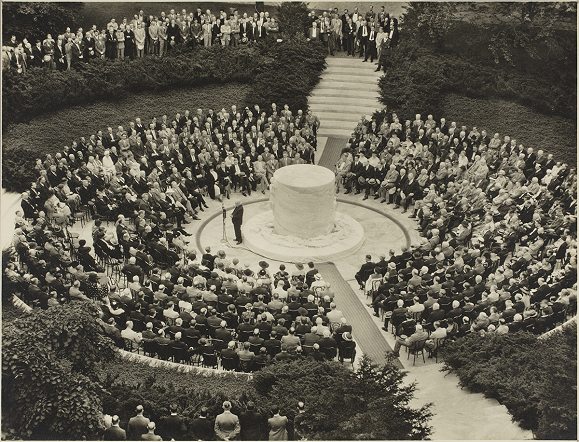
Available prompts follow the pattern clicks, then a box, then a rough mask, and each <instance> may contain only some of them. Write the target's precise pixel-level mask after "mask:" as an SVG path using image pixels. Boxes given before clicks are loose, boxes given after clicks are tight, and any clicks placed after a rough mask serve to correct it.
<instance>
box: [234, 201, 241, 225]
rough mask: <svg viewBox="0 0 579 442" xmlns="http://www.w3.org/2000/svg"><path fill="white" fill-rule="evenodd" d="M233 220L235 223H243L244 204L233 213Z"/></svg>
mask: <svg viewBox="0 0 579 442" xmlns="http://www.w3.org/2000/svg"><path fill="white" fill-rule="evenodd" d="M231 222H232V223H233V224H239V225H241V224H243V206H242V205H239V206H237V207H236V208H235V209H233V212H232V213H231Z"/></svg>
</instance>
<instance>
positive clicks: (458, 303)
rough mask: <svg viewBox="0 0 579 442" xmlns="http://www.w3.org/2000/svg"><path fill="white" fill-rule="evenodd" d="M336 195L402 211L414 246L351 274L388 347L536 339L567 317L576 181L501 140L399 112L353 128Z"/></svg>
mask: <svg viewBox="0 0 579 442" xmlns="http://www.w3.org/2000/svg"><path fill="white" fill-rule="evenodd" d="M336 188H337V189H338V190H340V189H344V191H345V193H347V194H349V193H353V194H360V195H363V199H364V200H366V199H368V198H373V199H375V200H378V201H379V202H380V203H382V204H384V205H389V206H391V207H393V208H394V209H400V210H401V212H402V213H405V212H407V211H410V217H411V218H414V219H415V220H416V222H417V225H418V229H419V231H420V232H421V234H422V236H423V237H424V242H423V243H422V244H419V245H416V246H412V247H411V248H404V249H403V250H402V252H401V253H395V252H394V251H390V252H389V256H386V254H385V255H384V256H381V257H380V258H379V260H373V259H372V257H371V256H367V257H366V262H365V263H364V264H363V265H362V266H361V268H360V270H359V271H358V273H357V274H356V278H357V281H358V282H359V284H360V287H361V288H364V289H365V290H366V291H367V292H368V293H369V294H371V295H372V303H371V306H372V307H373V308H374V313H375V315H376V316H383V317H384V328H385V330H387V329H388V328H389V325H392V329H393V330H394V333H395V335H396V336H397V344H396V348H395V349H394V353H395V354H396V355H397V354H398V351H399V348H400V347H401V346H415V345H416V344H415V343H416V342H424V341H427V339H429V338H428V334H429V333H430V339H431V342H428V341H427V346H428V345H429V344H430V345H433V342H434V338H446V337H457V336H458V337H460V336H464V335H465V334H466V333H471V332H473V333H482V334H485V333H498V334H504V333H509V332H511V333H512V332H517V331H520V330H527V331H531V332H534V333H542V332H544V331H546V330H549V329H551V328H553V327H554V326H555V324H558V323H561V322H563V321H565V319H566V317H568V316H570V315H574V314H575V313H576V305H577V241H576V240H577V238H576V229H577V216H576V198H577V175H576V170H575V169H574V168H573V167H570V166H569V165H568V164H566V163H564V162H561V161H556V160H555V159H554V158H553V155H552V154H547V153H545V152H544V151H542V150H538V151H535V150H534V149H533V148H531V147H525V146H523V145H522V144H520V143H517V140H516V139H511V138H510V137H509V136H504V137H502V138H501V137H500V135H499V134H498V133H497V134H494V135H493V136H490V135H489V134H488V133H487V132H486V131H485V130H481V131H479V130H478V129H477V128H476V127H473V128H471V129H470V130H469V129H468V128H467V127H466V126H462V127H459V126H457V125H456V123H454V122H452V123H449V122H447V121H446V120H445V119H444V118H441V119H440V120H439V121H435V120H434V119H433V117H432V115H428V116H427V117H426V118H425V119H423V116H422V115H419V114H417V115H416V117H415V119H414V121H411V120H407V121H404V122H403V123H402V122H401V121H400V120H399V118H398V116H397V115H396V114H387V115H386V116H385V118H384V119H383V120H381V121H379V120H376V119H372V120H370V121H361V122H360V123H359V124H358V126H357V128H356V130H355V132H354V133H353V136H352V137H351V138H350V140H349V146H348V148H347V149H345V150H344V152H343V153H342V156H341V158H340V160H339V162H338V163H337V164H336Z"/></svg>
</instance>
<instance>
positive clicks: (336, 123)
mask: <svg viewBox="0 0 579 442" xmlns="http://www.w3.org/2000/svg"><path fill="white" fill-rule="evenodd" d="M357 124H358V120H354V121H351V122H348V121H343V120H336V119H332V120H328V119H326V120H322V119H321V118H320V127H323V128H324V129H344V130H348V131H350V132H352V131H353V130H354V128H355V127H356V125H357Z"/></svg>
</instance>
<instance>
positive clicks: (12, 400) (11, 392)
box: [2, 302, 114, 439]
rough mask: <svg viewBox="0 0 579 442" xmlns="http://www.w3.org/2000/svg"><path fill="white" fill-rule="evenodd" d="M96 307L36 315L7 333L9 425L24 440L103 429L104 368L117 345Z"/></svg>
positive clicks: (14, 323)
mask: <svg viewBox="0 0 579 442" xmlns="http://www.w3.org/2000/svg"><path fill="white" fill-rule="evenodd" d="M97 316H98V309H97V307H96V306H95V305H94V304H93V303H89V302H86V303H75V304H71V305H68V306H57V307H51V308H49V309H48V310H34V311H33V312H32V313H31V314H30V315H26V316H23V317H21V318H18V319H15V320H14V321H11V323H10V325H9V326H5V327H3V329H2V337H3V342H2V407H3V413H2V418H3V424H5V425H6V426H7V427H8V428H13V429H14V430H16V434H17V435H18V437H24V438H31V439H46V438H49V439H62V438H68V439H70V438H74V439H80V438H81V437H83V436H86V437H91V436H92V437H94V436H95V435H96V434H97V433H98V431H99V428H100V418H101V402H100V399H99V397H100V396H101V395H102V387H101V386H100V385H99V384H98V383H97V382H95V380H94V378H95V371H96V367H97V365H98V364H100V363H101V362H102V361H106V360H108V359H110V358H112V356H113V354H114V353H113V352H114V350H113V348H114V347H113V344H112V341H110V339H108V338H105V337H104V336H103V335H102V334H101V331H100V328H99V326H98V324H97V322H96V321H95V319H96V318H97Z"/></svg>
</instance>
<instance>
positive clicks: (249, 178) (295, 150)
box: [5, 104, 355, 371]
mask: <svg viewBox="0 0 579 442" xmlns="http://www.w3.org/2000/svg"><path fill="white" fill-rule="evenodd" d="M318 124H319V122H318V120H317V119H316V118H315V117H314V116H313V115H312V114H311V113H308V114H303V113H302V112H301V111H298V112H297V113H296V115H293V114H292V112H291V111H290V110H289V109H288V108H287V106H285V108H284V109H283V110H279V111H278V109H277V107H276V105H275V104H274V105H272V107H271V110H270V111H269V113H266V112H262V111H261V110H260V109H259V107H258V106H256V107H255V108H254V109H253V111H252V110H250V109H249V108H246V109H245V110H243V111H242V113H239V112H237V109H236V107H235V106H232V108H231V111H230V112H228V111H226V110H221V111H219V112H217V113H214V112H213V110H209V111H208V112H203V111H202V110H201V109H199V110H197V112H196V113H195V115H193V114H191V113H190V112H189V111H185V112H184V113H183V114H182V115H181V114H177V115H175V118H174V119H172V120H168V119H167V117H166V116H163V117H161V118H160V119H159V120H157V119H156V118H153V120H152V121H151V122H150V124H148V125H147V128H146V129H145V126H144V125H143V123H142V122H141V120H140V119H139V118H136V119H135V121H131V122H130V123H129V126H128V127H127V130H125V129H124V128H122V127H119V128H118V130H117V131H116V132H115V131H113V129H112V128H108V130H107V133H106V134H103V133H102V132H101V131H99V132H98V133H97V134H95V135H91V136H90V137H89V139H88V140H86V139H84V138H82V139H80V140H79V141H78V142H77V141H74V142H73V143H72V144H71V145H70V146H66V147H65V148H64V151H63V152H59V153H57V154H55V155H54V156H52V155H47V156H46V158H44V160H42V159H38V160H37V164H36V167H35V171H36V172H37V175H38V179H37V180H36V181H34V182H33V183H32V184H31V186H30V189H29V190H28V191H27V192H24V193H23V195H22V201H21V205H22V210H19V211H18V212H17V214H16V229H15V233H14V241H13V245H14V249H15V251H16V256H17V258H18V259H17V260H13V261H12V262H10V263H9V265H8V266H7V268H6V271H5V276H6V278H7V281H8V283H9V284H13V287H14V288H13V290H16V291H17V292H18V293H20V294H21V296H22V298H23V300H24V301H25V302H27V303H30V304H33V305H38V306H40V307H42V308H48V307H49V306H51V305H56V304H59V303H62V302H71V301H73V302H74V301H75V300H92V301H94V302H98V303H99V304H100V305H101V306H102V310H103V315H102V318H101V321H102V323H101V325H102V327H103V330H104V331H105V332H106V333H107V334H108V335H109V336H111V337H112V338H113V339H114V340H115V342H116V343H117V344H118V345H119V346H121V347H125V348H127V349H129V350H133V351H139V352H140V351H143V352H144V353H146V354H147V355H151V356H155V355H156V356H159V357H160V358H163V359H171V360H173V361H179V362H187V363H191V362H198V363H202V364H203V365H206V366H211V367H216V366H218V365H220V366H222V367H224V368H228V369H234V370H245V371H251V370H253V369H254V367H258V368H259V367H260V366H263V365H264V364H265V363H269V362H270V361H271V360H272V359H275V360H280V359H284V358H285V359H291V358H295V357H302V356H311V357H313V358H315V359H325V358H331V359H333V358H335V357H336V356H339V358H340V359H343V358H344V357H346V358H349V359H350V360H353V355H355V342H354V341H353V339H352V335H351V332H352V328H351V325H349V324H348V323H347V321H346V319H345V318H343V317H342V314H341V312H340V311H339V310H338V309H337V308H336V305H335V304H334V303H333V293H332V292H331V290H329V287H328V285H327V284H326V283H325V282H324V281H323V279H322V278H321V275H320V274H319V273H318V272H317V270H316V269H315V267H314V265H313V263H309V264H308V267H307V269H304V266H303V265H301V264H299V265H297V267H296V269H295V270H293V271H292V273H291V274H290V273H288V272H287V271H286V269H285V266H283V265H282V266H280V268H279V269H278V270H277V271H276V272H270V271H269V270H268V267H269V264H268V263H266V262H260V267H259V269H257V268H256V269H254V270H252V269H250V268H249V266H241V265H240V264H239V261H238V260H237V259H235V258H233V259H231V258H229V257H227V256H226V255H225V253H224V252H223V251H219V252H218V253H217V254H216V255H213V254H212V253H211V251H210V249H207V250H205V251H196V250H195V249H194V248H193V247H192V246H191V245H190V244H189V241H188V239H187V238H188V236H190V235H191V233H189V232H187V231H186V230H185V229H184V228H183V226H184V225H185V224H187V223H189V222H192V221H193V220H194V219H199V218H198V217H197V214H198V211H203V210H204V209H205V208H207V207H208V206H207V204H206V203H207V201H206V198H213V199H217V200H223V199H224V198H230V197H231V193H232V192H236V191H237V192H240V193H241V195H248V194H250V193H251V192H252V191H256V190H261V191H262V192H265V190H266V189H267V187H268V182H269V180H270V179H271V176H272V174H273V173H274V172H275V170H277V168H279V167H284V166H287V165H290V164H296V163H304V162H306V161H307V162H312V154H313V149H314V147H313V146H312V144H313V145H314V146H315V130H316V127H317V125H318ZM90 217H92V218H93V219H94V220H95V221H94V225H93V227H92V247H91V246H90V243H91V242H90V240H89V242H88V244H87V240H86V238H79V237H78V235H75V234H74V233H72V232H71V231H70V229H69V227H70V225H71V223H73V222H75V221H80V222H81V223H83V222H85V220H86V219H88V218H90ZM109 223H110V225H109ZM103 272H106V273H103ZM99 274H101V276H99ZM103 274H106V275H108V276H109V277H110V278H109V280H107V279H106V278H103V277H102V275H103ZM338 353H339V355H338ZM254 362H255V364H254Z"/></svg>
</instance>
